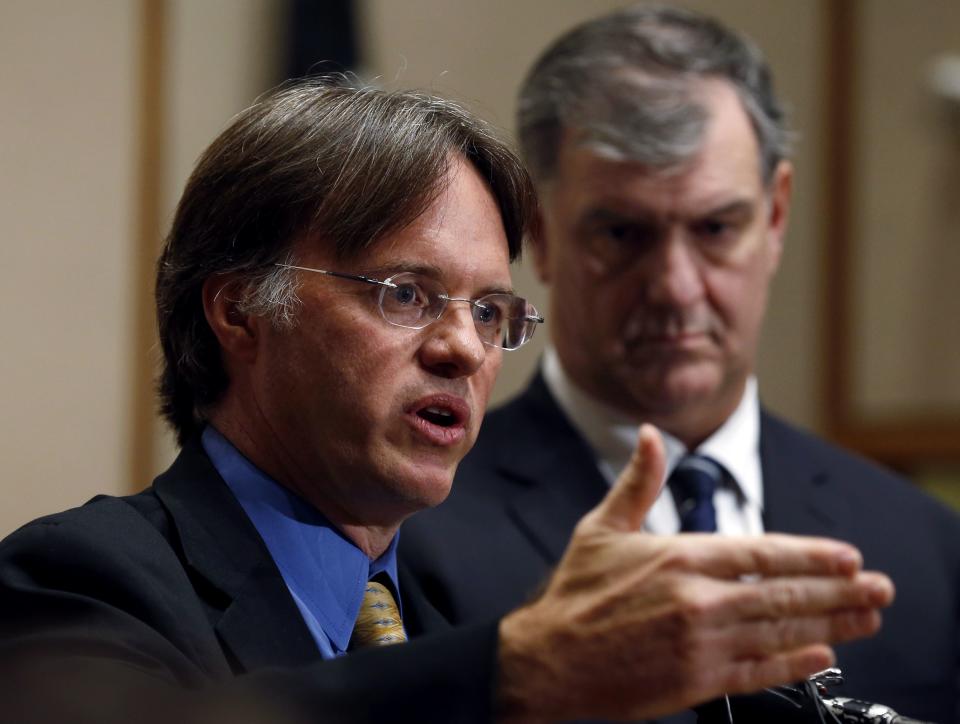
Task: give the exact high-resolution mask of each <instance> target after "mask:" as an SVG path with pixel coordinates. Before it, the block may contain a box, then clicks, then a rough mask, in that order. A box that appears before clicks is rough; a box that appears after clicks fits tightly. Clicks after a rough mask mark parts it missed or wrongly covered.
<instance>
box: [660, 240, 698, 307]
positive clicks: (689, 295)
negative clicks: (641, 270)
mask: <svg viewBox="0 0 960 724" xmlns="http://www.w3.org/2000/svg"><path fill="white" fill-rule="evenodd" d="M648 262H649V266H648V267H647V285H646V286H647V294H648V296H649V298H650V302H652V303H653V304H662V305H665V306H675V307H685V306H689V305H691V304H693V303H694V302H696V301H698V300H699V299H700V298H701V297H702V296H703V291H704V284H703V278H702V268H701V260H700V259H699V258H698V256H697V252H696V250H695V249H693V248H692V247H691V244H690V242H689V240H687V239H685V238H684V235H683V234H682V233H672V234H669V235H667V236H666V237H665V238H663V239H661V240H660V241H659V243H658V244H657V246H656V247H655V248H654V249H651V250H650V257H649V260H648Z"/></svg>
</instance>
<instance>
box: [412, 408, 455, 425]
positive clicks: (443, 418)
mask: <svg viewBox="0 0 960 724" xmlns="http://www.w3.org/2000/svg"><path fill="white" fill-rule="evenodd" d="M417 416H418V417H422V418H423V419H424V420H426V421H427V422H431V423H433V424H434V425H439V426H440V427H452V426H453V425H456V424H457V416H456V415H455V414H454V413H453V411H452V410H448V409H446V408H444V407H437V406H434V405H431V406H430V407H424V408H423V409H421V410H417Z"/></svg>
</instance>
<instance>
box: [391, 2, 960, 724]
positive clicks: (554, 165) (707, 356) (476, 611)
mask: <svg viewBox="0 0 960 724" xmlns="http://www.w3.org/2000/svg"><path fill="white" fill-rule="evenodd" d="M517 132H518V137H519V143H520V147H521V151H522V155H523V156H524V158H525V160H526V161H527V163H528V166H529V168H530V170H531V173H532V175H533V177H534V181H535V183H536V185H537V187H538V191H539V193H540V196H541V209H542V216H541V219H540V231H539V234H538V235H537V237H536V241H535V244H534V246H533V253H534V261H535V264H536V269H537V271H538V273H539V276H540V277H541V279H542V280H543V281H544V282H545V283H546V284H548V285H549V287H550V302H549V312H548V314H547V317H548V320H549V330H550V334H551V340H550V346H549V347H548V349H547V351H546V353H545V355H544V357H543V360H542V364H541V366H540V369H539V371H538V372H537V374H536V376H535V377H534V379H533V380H532V382H531V383H530V385H529V387H528V388H527V389H526V391H525V392H523V393H522V394H521V395H520V396H519V397H517V398H516V399H514V400H513V401H511V402H510V403H508V404H507V405H506V406H504V407H503V408H502V409H500V410H497V411H496V412H494V413H493V414H492V415H490V416H489V417H488V419H487V421H486V423H485V424H484V428H483V431H482V433H481V435H480V437H479V440H478V443H477V445H476V447H475V449H474V450H473V452H472V453H471V454H470V455H468V456H467V458H466V460H465V462H464V464H463V465H462V466H461V468H460V470H459V472H458V475H457V479H456V482H455V484H454V488H453V494H452V496H451V498H450V499H449V500H448V501H447V502H446V503H445V504H444V505H442V506H441V507H440V508H438V509H437V510H435V511H431V512H430V513H427V514H425V515H423V516H421V517H418V518H416V519H415V520H413V521H412V522H411V524H410V525H409V526H408V527H407V528H406V529H405V531H404V536H403V543H402V546H401V549H402V556H403V557H404V558H405V560H406V561H407V562H408V563H409V564H410V565H411V567H412V569H413V570H414V572H415V573H416V575H417V576H418V578H419V579H420V581H421V583H422V584H423V585H424V587H425V589H426V590H427V592H428V594H429V595H430V596H431V598H432V600H433V602H434V603H435V604H436V605H437V607H438V608H439V609H440V610H441V612H443V613H444V614H445V615H446V616H447V618H448V619H449V620H451V621H453V622H455V623H461V622H465V621H474V620H478V619H482V618H484V617H486V616H491V615H499V614H500V613H502V612H503V611H505V610H508V609H509V608H511V607H513V606H516V605H517V604H518V603H520V602H522V601H524V600H526V599H527V598H528V597H529V596H531V595H532V593H533V592H534V591H535V590H536V589H537V586H538V585H539V582H540V581H541V580H543V579H544V578H545V577H546V576H547V574H548V572H549V570H550V569H551V568H552V567H553V566H554V565H555V564H556V563H557V561H558V560H559V559H560V555H561V553H562V551H563V550H564V547H565V546H566V545H567V542H568V540H569V537H570V534H571V532H572V531H573V530H574V526H575V524H576V522H577V520H578V519H579V518H580V516H581V515H582V514H583V512H584V511H586V510H589V509H590V508H591V507H592V506H593V505H595V504H596V501H597V500H599V499H600V498H601V497H602V496H603V495H604V493H605V491H606V490H607V489H608V487H609V485H610V483H611V482H612V481H613V480H614V479H615V478H616V476H617V475H618V474H619V473H620V471H621V470H623V468H624V466H625V465H626V463H627V461H628V460H629V457H630V454H631V449H632V446H633V441H634V440H635V438H636V434H637V429H638V427H639V426H640V425H641V423H652V424H653V425H655V426H656V427H657V428H658V429H659V430H660V431H661V432H662V433H663V435H664V438H665V441H666V446H667V461H668V462H667V470H668V471H669V480H668V485H666V486H665V487H664V489H663V491H662V493H661V494H660V496H659V497H658V499H657V500H656V502H655V503H654V504H653V507H652V508H651V510H650V511H649V514H648V515H647V516H646V517H645V519H644V520H643V523H642V527H643V530H645V531H647V532H649V533H656V534H674V533H677V532H691V531H707V532H710V531H717V532H719V533H722V534H725V535H757V534H760V533H762V532H764V531H788V532H793V533H806V534H817V535H829V536H834V537H838V538H843V539H845V540H848V541H851V542H852V543H854V544H855V545H857V546H858V547H859V548H860V549H861V550H862V551H863V552H864V555H865V557H866V560H867V562H868V563H869V565H870V566H871V567H875V568H878V569H881V570H884V571H885V572H887V573H888V574H889V575H891V577H892V578H893V579H894V581H895V583H896V585H897V589H898V597H897V601H896V603H895V604H894V606H893V608H892V609H891V610H890V611H889V612H888V613H887V614H886V615H885V619H884V628H883V631H882V633H881V634H880V635H879V636H878V637H876V638H874V639H871V640H868V641H860V642H857V643H853V644H850V645H847V646H844V647H841V648H840V650H839V664H840V666H841V667H842V669H843V671H844V675H845V677H846V686H845V687H843V688H842V689H840V690H839V693H841V694H843V695H846V696H851V697H858V698H862V699H867V700H873V701H879V702H882V703H884V704H888V705H890V706H892V707H893V708H894V709H896V710H898V711H899V712H901V713H903V714H906V715H909V716H914V717H919V718H927V719H931V720H935V721H957V720H958V716H960V714H958V700H960V697H958V672H960V522H958V519H957V516H956V515H954V514H952V513H951V512H948V511H947V510H946V509H945V508H944V507H942V506H940V505H938V504H937V503H935V502H934V501H932V500H930V499H928V498H926V497H925V496H924V495H922V494H921V493H919V492H918V491H917V490H916V489H914V488H912V487H911V486H910V485H909V484H908V483H907V482H906V481H904V480H902V479H899V478H897V477H895V476H893V475H891V474H889V473H886V472H883V471H882V470H879V469H877V468H876V467H874V466H872V465H869V464H867V463H865V462H863V461H861V460H858V459H856V458H854V457H852V456H850V455H848V454H846V453H844V452H842V451H840V450H838V449H836V448H834V447H832V446H830V445H828V444H826V443H824V442H822V441H820V440H818V439H816V438H815V437H812V436H810V435H808V434H806V433H803V432H801V431H799V430H797V429H796V428H794V427H791V426H790V425H789V424H787V423H786V422H784V421H783V420H781V419H779V418H777V417H776V416H774V415H772V414H770V413H769V412H768V411H767V410H765V409H764V408H763V407H762V405H761V404H760V402H759V397H758V391H757V381H756V379H755V377H754V369H755V362H756V352H757V342H758V337H759V334H760V328H761V323H762V320H763V316H764V312H765V308H766V304H767V293H768V288H769V285H770V283H771V281H772V280H773V278H774V276H775V274H776V271H777V268H778V266H779V263H780V257H781V254H782V251H783V238H784V233H785V231H786V227H787V219H788V212H789V208H790V196H791V186H792V180H793V173H794V170H793V167H792V165H791V163H790V161H789V145H790V144H789V140H790V134H789V132H788V129H787V127H786V123H785V120H784V114H783V111H782V108H781V105H780V102H779V101H778V99H777V97H776V96H775V94H774V91H773V86H772V79H771V77H770V71H769V69H768V67H767V65H766V62H765V61H764V59H763V57H762V55H761V54H760V52H759V51H758V50H757V49H756V48H755V47H754V46H753V45H752V44H751V43H750V42H749V41H747V40H746V39H744V38H742V37H740V36H739V35H737V34H736V33H734V32H733V31H731V30H730V29H728V28H725V27H723V26H722V25H720V24H719V23H717V22H715V21H713V20H712V19H709V18H706V17H703V16H700V15H697V14H694V13H691V12H687V11H684V10H681V9H676V8H665V7H653V6H642V5H641V6H636V7H631V8H627V9H623V10H619V11H616V12H614V13H612V14H609V15H606V16H604V17H600V18H597V19H595V20H592V21H589V22H586V23H584V24H582V25H580V26H578V27H576V28H574V29H573V30H571V31H569V32H568V33H567V34H566V35H564V36H563V37H561V38H560V39H559V40H558V41H557V42H556V43H554V44H553V45H552V46H551V47H549V48H548V49H547V50H546V51H545V52H544V53H543V55H542V56H541V57H540V58H539V60H538V61H536V63H535V64H534V66H533V68H532V70H531V71H530V73H529V75H528V76H527V78H526V80H525V82H524V83H523V86H522V88H521V91H520V96H519V101H518V111H517ZM737 713H738V711H737V709H736V708H735V709H734V715H735V720H736V721H742V719H743V717H742V716H741V717H740V718H737V717H736V715H737Z"/></svg>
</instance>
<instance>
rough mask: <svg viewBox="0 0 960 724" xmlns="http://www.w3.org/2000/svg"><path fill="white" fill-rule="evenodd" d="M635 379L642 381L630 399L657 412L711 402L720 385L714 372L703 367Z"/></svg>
mask: <svg viewBox="0 0 960 724" xmlns="http://www.w3.org/2000/svg"><path fill="white" fill-rule="evenodd" d="M698 367H700V366H698ZM636 379H639V380H642V381H643V382H642V384H641V385H640V386H639V387H637V386H633V395H632V396H633V399H635V400H637V401H638V402H639V403H641V407H646V408H648V409H652V410H656V411H657V412H659V413H670V412H674V411H678V410H680V409H682V408H684V407H687V406H689V405H695V404H697V403H699V402H704V401H707V400H710V399H712V398H714V397H715V396H716V394H717V391H718V390H719V388H720V383H721V377H720V375H719V374H718V373H717V372H715V371H714V370H711V369H707V370H704V369H702V368H700V369H697V368H693V369H681V370H676V369H672V370H667V371H666V373H663V372H659V373H656V372H655V373H653V374H651V373H650V372H649V371H645V372H642V373H639V374H638V375H637V378H636Z"/></svg>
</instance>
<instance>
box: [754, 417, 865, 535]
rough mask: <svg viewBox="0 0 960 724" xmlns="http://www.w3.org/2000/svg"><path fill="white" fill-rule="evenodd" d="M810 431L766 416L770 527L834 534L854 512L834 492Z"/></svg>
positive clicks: (763, 450) (763, 433)
mask: <svg viewBox="0 0 960 724" xmlns="http://www.w3.org/2000/svg"><path fill="white" fill-rule="evenodd" d="M805 443H806V440H805V439H804V436H803V435H802V434H801V433H799V432H797V431H796V430H794V429H792V428H791V427H789V426H787V425H786V424H785V423H783V422H781V421H780V420H777V419H776V418H774V417H772V416H771V415H770V414H768V413H767V412H766V411H763V412H761V417H760V462H761V467H762V470H763V496H764V506H763V507H764V514H763V518H764V521H763V522H764V528H765V529H766V530H768V531H778V532H783V533H797V534H805V535H824V536H832V535H836V534H837V530H838V523H839V521H841V520H843V518H844V517H845V516H846V515H848V514H849V511H848V510H847V504H846V502H845V501H844V500H842V499H839V498H838V497H837V496H836V495H835V494H834V488H833V486H831V485H829V482H830V479H829V473H828V471H827V469H826V468H825V467H824V466H823V465H822V464H821V460H820V459H819V457H818V456H816V455H813V454H811V452H812V449H811V447H810V446H809V445H807V444H805Z"/></svg>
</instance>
